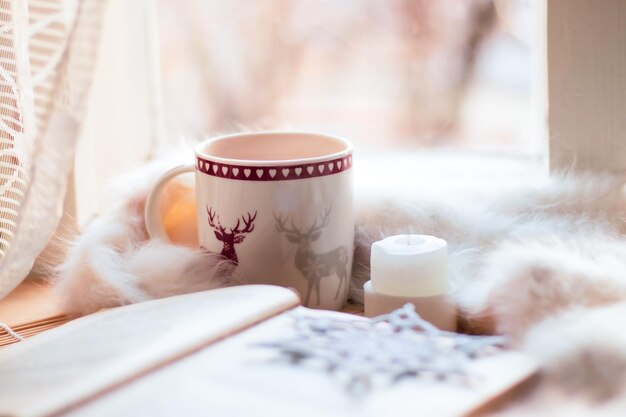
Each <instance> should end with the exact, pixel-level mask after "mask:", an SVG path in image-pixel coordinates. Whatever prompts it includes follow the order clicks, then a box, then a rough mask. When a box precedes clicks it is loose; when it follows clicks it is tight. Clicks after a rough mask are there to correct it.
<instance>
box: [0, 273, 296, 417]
mask: <svg viewBox="0 0 626 417" xmlns="http://www.w3.org/2000/svg"><path fill="white" fill-rule="evenodd" d="M298 304H299V300H298V297H297V296H296V295H295V294H294V293H293V292H292V291H290V290H287V289H284V288H281V287H274V286H262V285H253V286H252V285H250V286H240V287H231V288H224V289H219V290H212V291H206V292H201V293H194V294H188V295H182V296H177V297H170V298H166V299H161V300H156V301H150V302H145V303H139V304H135V305H130V306H125V307H120V308H116V309H111V310H107V311H103V312H100V313H96V314H93V315H90V316H87V317H84V318H82V319H78V320H75V321H73V322H70V323H68V324H66V325H64V326H61V327H59V328H57V329H53V330H51V331H49V332H46V333H44V334H41V335H38V336H35V337H33V338H31V339H28V340H26V341H24V342H20V343H18V344H15V345H12V346H9V347H7V348H5V349H3V350H0V415H1V416H13V415H14V416H41V415H50V414H53V413H55V412H58V411H59V410H63V409H65V408H67V407H68V406H70V405H72V404H75V403H76V402H81V401H84V400H86V399H89V398H90V397H93V396H94V395H97V394H98V393H101V392H103V391H105V390H108V389H110V388H112V387H114V386H116V385H119V384H120V383H121V382H123V381H125V380H130V379H133V378H135V377H137V376H141V375H142V374H143V373H146V372H147V371H148V370H150V369H152V368H155V367H159V366H160V365H163V364H164V363H168V362H171V361H175V360H178V359H179V358H180V357H183V356H185V354H188V353H190V352H193V351H195V350H198V349H201V348H202V347H204V346H206V345H208V344H210V343H212V342H214V341H215V340H219V339H220V338H222V337H226V336H229V335H231V334H233V333H236V332H237V331H240V330H241V329H244V328H247V327H249V326H251V325H253V324H255V323H257V322H259V321H262V320H264V319H266V318H268V317H272V316H274V315H276V314H280V313H281V312H284V311H286V310H289V309H291V308H293V307H295V306H297V305H298Z"/></svg>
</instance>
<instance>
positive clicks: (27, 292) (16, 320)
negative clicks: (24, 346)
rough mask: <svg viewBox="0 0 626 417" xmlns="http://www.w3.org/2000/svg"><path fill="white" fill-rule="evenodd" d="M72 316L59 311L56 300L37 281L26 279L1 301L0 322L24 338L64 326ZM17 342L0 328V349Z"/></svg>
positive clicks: (50, 291) (45, 286) (52, 294)
mask: <svg viewBox="0 0 626 417" xmlns="http://www.w3.org/2000/svg"><path fill="white" fill-rule="evenodd" d="M69 320H71V317H70V316H68V315H66V314H64V312H63V311H62V309H61V307H60V305H59V302H58V297H57V296H56V295H55V293H54V292H53V291H52V290H51V289H50V287H49V286H48V285H46V284H44V283H42V282H40V281H37V280H34V279H27V280H26V281H24V282H23V283H22V284H20V285H19V286H18V287H17V288H16V289H15V290H14V291H13V292H12V293H11V294H9V295H8V296H7V297H6V298H4V299H2V300H0V322H2V323H4V324H6V325H8V326H10V327H11V328H12V329H13V331H14V332H16V333H17V334H18V335H20V336H22V337H24V338H27V337H31V336H34V335H36V334H38V333H41V332H43V331H46V330H49V329H53V328H55V327H58V326H60V325H61V324H64V323H67V322H68V321H69ZM16 342H18V340H17V339H15V338H14V337H12V336H11V335H9V334H8V333H7V332H6V331H4V330H3V329H0V347H3V346H7V345H10V344H13V343H16Z"/></svg>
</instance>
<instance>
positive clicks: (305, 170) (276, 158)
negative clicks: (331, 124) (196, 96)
mask: <svg viewBox="0 0 626 417" xmlns="http://www.w3.org/2000/svg"><path fill="white" fill-rule="evenodd" d="M195 154H196V163H195V164H190V165H186V166H180V167H177V168H174V169H172V170H170V171H169V172H167V173H165V174H164V175H163V176H162V177H161V179H160V180H159V181H158V183H157V184H156V185H155V187H154V188H153V190H152V191H151V193H150V195H149V197H148V201H147V204H146V228H147V230H148V233H149V235H150V236H151V237H152V238H161V239H168V236H167V233H166V232H165V230H164V228H163V225H162V223H161V216H160V213H159V204H158V202H159V199H160V196H161V194H162V192H163V190H164V187H165V185H166V183H167V182H168V181H169V180H171V179H172V178H174V177H175V176H177V175H180V174H183V173H186V172H192V171H193V172H195V176H196V205H197V212H198V236H199V240H200V245H201V247H202V248H204V249H206V250H208V251H211V252H217V253H220V254H222V255H223V256H224V258H227V259H229V260H230V261H231V262H232V263H233V266H234V267H235V268H236V269H235V270H234V273H235V274H236V275H237V276H238V277H241V278H242V279H243V280H244V282H246V283H250V284H275V285H282V286H287V287H292V288H294V289H296V290H297V291H298V292H299V293H300V296H301V299H302V302H303V304H304V305H306V306H308V307H314V308H323V309H331V310H339V309H341V307H342V306H343V305H344V304H345V302H346V299H347V296H348V289H349V287H350V276H351V269H352V254H353V241H354V215H353V191H352V144H351V143H350V142H349V141H347V140H345V139H341V138H337V137H333V136H327V135H322V134H315V133H292V132H262V133H244V134H233V135H227V136H220V137H217V138H214V139H210V140H208V141H205V142H203V143H201V144H199V145H198V146H197V147H196V149H195Z"/></svg>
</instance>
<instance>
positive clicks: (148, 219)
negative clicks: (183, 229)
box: [145, 164, 195, 240]
mask: <svg viewBox="0 0 626 417" xmlns="http://www.w3.org/2000/svg"><path fill="white" fill-rule="evenodd" d="M194 170H195V165H194V164H187V165H181V166H177V167H176V168H172V169H170V170H169V171H167V172H166V173H165V174H163V175H162V176H161V178H159V180H158V181H157V182H156V184H155V185H154V186H153V187H152V190H150V193H148V198H147V200H146V209H145V223H146V230H147V231H148V236H150V238H152V239H162V240H170V238H169V236H168V235H167V232H166V231H165V228H164V227H163V222H162V219H161V210H160V206H159V203H160V202H161V196H162V195H163V191H164V190H165V186H166V185H167V183H168V182H170V181H171V180H172V179H174V177H177V176H179V175H181V174H186V173H188V172H193V171H194Z"/></svg>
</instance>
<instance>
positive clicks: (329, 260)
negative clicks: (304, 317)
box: [274, 208, 350, 306]
mask: <svg viewBox="0 0 626 417" xmlns="http://www.w3.org/2000/svg"><path fill="white" fill-rule="evenodd" d="M318 217H319V219H318V218H317V217H316V219H315V221H314V222H313V224H312V225H311V226H310V227H308V228H306V229H305V230H302V229H301V228H298V227H296V226H295V224H294V222H293V220H291V222H290V227H288V226H286V225H285V223H286V222H287V220H288V218H283V217H282V216H281V215H276V214H274V220H276V230H277V231H278V232H280V233H283V234H284V235H285V237H286V238H287V240H288V241H289V242H290V243H293V244H295V245H297V250H296V255H295V259H294V262H295V266H296V268H297V269H298V270H299V271H300V273H301V274H302V276H304V278H305V279H306V280H307V281H308V283H307V284H308V288H307V293H306V295H305V299H304V305H305V306H306V305H309V299H310V297H311V291H312V290H315V294H316V296H317V304H316V305H319V304H320V286H321V281H322V279H323V278H326V277H331V276H333V275H335V276H337V278H339V285H338V286H337V292H336V294H335V300H336V299H337V298H338V297H339V294H341V290H342V288H343V289H344V291H347V289H348V261H349V256H350V253H349V251H348V248H347V247H346V246H340V247H338V248H336V249H333V250H330V251H328V252H316V251H314V250H313V248H312V244H313V242H314V241H316V240H318V239H319V238H320V236H321V234H322V230H323V229H324V228H326V227H327V226H328V223H329V220H330V208H328V209H326V210H324V212H323V213H322V214H321V216H318Z"/></svg>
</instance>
